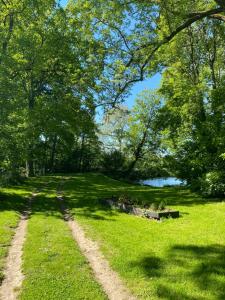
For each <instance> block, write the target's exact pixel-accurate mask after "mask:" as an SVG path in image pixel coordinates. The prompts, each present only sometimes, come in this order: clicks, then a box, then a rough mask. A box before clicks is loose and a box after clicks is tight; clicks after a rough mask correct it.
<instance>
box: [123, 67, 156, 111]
mask: <svg viewBox="0 0 225 300" xmlns="http://www.w3.org/2000/svg"><path fill="white" fill-rule="evenodd" d="M160 80H161V74H160V73H157V74H155V75H154V76H152V77H151V78H148V79H145V80H144V81H141V82H138V83H136V84H135V85H134V86H133V87H132V89H131V95H130V96H129V97H128V98H127V99H126V101H125V105H127V106H128V107H129V108H131V107H132V106H133V104H134V100H135V98H136V96H137V95H138V94H139V93H140V92H141V91H143V90H145V89H157V88H159V86H160Z"/></svg>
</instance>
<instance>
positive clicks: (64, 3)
mask: <svg viewBox="0 0 225 300" xmlns="http://www.w3.org/2000/svg"><path fill="white" fill-rule="evenodd" d="M67 2H68V1H67V0H60V4H61V5H62V6H65V5H66V3H67Z"/></svg>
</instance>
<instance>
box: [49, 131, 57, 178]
mask: <svg viewBox="0 0 225 300" xmlns="http://www.w3.org/2000/svg"><path fill="white" fill-rule="evenodd" d="M56 145H57V135H56V134H55V135H54V138H53V143H52V152H51V158H50V171H51V172H52V173H53V172H54V170H55V154H56Z"/></svg>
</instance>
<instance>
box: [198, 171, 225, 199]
mask: <svg viewBox="0 0 225 300" xmlns="http://www.w3.org/2000/svg"><path fill="white" fill-rule="evenodd" d="M200 190H201V193H202V194H203V195H205V196H213V197H222V196H225V174H224V172H222V171H212V172H208V173H206V174H205V175H204V177H203V178H202V179H201V180H200Z"/></svg>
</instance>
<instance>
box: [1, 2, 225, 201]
mask: <svg viewBox="0 0 225 300" xmlns="http://www.w3.org/2000/svg"><path fill="white" fill-rule="evenodd" d="M0 7H1V10H0V20H1V23H0V37H1V47H0V49H1V50H0V86H1V88H0V141H1V142H0V178H1V183H2V184H7V183H10V182H18V181H20V180H22V179H23V178H25V177H29V176H31V177H32V176H35V175H42V174H49V173H56V172H58V173H65V172H88V171H100V172H107V173H110V174H111V175H113V176H116V177H122V178H131V179H132V178H144V177H154V176H163V175H168V174H172V175H174V176H177V177H178V178H181V179H185V180H187V182H188V184H190V185H191V186H192V187H193V189H196V190H204V191H205V192H206V193H208V194H215V195H219V194H224V191H225V177H224V168H225V161H224V158H225V150H224V149H225V123H224V108H225V107H224V105H225V104H224V97H225V85H224V81H225V60H224V49H225V47H224V44H225V31H224V28H225V24H224V23H225V17H224V11H225V4H224V1H222V0H217V1H213V0H211V1H205V0H199V1H191V0H190V1H185V2H184V1H179V0H176V1H174V0H169V1H164V0H162V1H159V0H155V1H145V0H143V1H136V0H134V1H125V0H116V1H103V0H95V1H94V0H93V1H92V0H90V1H86V0H77V1H69V2H68V4H67V5H66V6H63V5H61V4H60V2H58V3H57V2H56V1H53V0H46V1H41V0H40V1H30V0H23V1H19V0H2V1H1V2H0ZM156 73H160V74H161V76H162V79H161V84H160V88H159V89H156V90H151V89H146V90H144V91H142V92H141V93H140V94H139V95H138V97H137V99H136V102H135V105H134V106H133V107H132V108H131V109H128V108H127V107H126V105H124V104H123V103H124V101H125V100H126V97H128V95H129V93H130V90H131V88H132V86H133V85H134V84H135V83H137V82H139V81H143V80H144V79H145V78H148V77H151V76H153V75H154V74H156ZM99 115H100V117H99Z"/></svg>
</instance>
